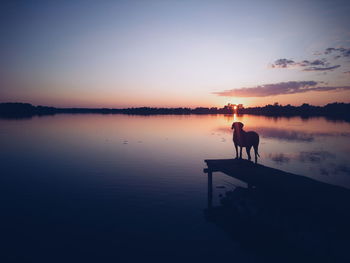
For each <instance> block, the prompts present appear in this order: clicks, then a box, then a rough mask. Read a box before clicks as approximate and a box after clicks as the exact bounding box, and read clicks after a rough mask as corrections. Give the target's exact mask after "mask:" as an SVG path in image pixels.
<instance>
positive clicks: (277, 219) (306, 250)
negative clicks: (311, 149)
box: [204, 159, 350, 262]
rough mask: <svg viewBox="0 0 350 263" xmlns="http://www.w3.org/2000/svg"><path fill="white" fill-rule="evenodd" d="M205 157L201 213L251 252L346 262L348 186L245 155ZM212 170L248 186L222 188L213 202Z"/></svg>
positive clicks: (270, 259)
mask: <svg viewBox="0 0 350 263" xmlns="http://www.w3.org/2000/svg"><path fill="white" fill-rule="evenodd" d="M205 163H206V164H207V166H208V167H207V168H205V169H204V172H205V173H207V174H208V208H207V209H205V217H206V219H207V220H208V221H210V222H212V223H214V224H216V225H217V226H218V227H219V228H221V229H223V230H224V231H225V232H227V233H228V234H229V235H230V236H231V237H232V238H233V239H235V240H239V241H240V242H241V244H242V245H243V246H245V247H246V248H247V249H248V250H250V251H252V253H256V254H259V255H260V256H262V257H263V258H265V259H266V262H301V261H300V260H302V261H303V260H306V262H350V261H349V260H350V255H349V254H348V253H347V252H348V247H349V245H350V224H349V222H350V190H349V189H346V188H343V187H340V186H335V185H330V184H327V183H323V182H319V181H317V180H314V179H311V178H309V177H305V176H301V175H296V174H292V173H288V172H284V171H281V170H278V169H274V168H271V167H267V166H264V165H260V164H254V163H253V162H250V161H248V160H240V159H224V160H220V159H218V160H205ZM214 172H221V173H224V174H226V175H228V176H230V177H233V178H236V179H238V180H240V181H242V182H244V183H246V184H247V185H248V187H247V188H244V187H235V189H234V190H231V191H227V192H226V193H225V195H224V196H221V198H220V204H219V205H216V206H213V179H214V178H213V173H214ZM214 181H215V180H214ZM303 262H304V261H303Z"/></svg>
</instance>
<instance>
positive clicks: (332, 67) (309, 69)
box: [303, 65, 340, 71]
mask: <svg viewBox="0 0 350 263" xmlns="http://www.w3.org/2000/svg"><path fill="white" fill-rule="evenodd" d="M339 67H340V65H335V66H331V67H323V68H322V67H309V68H305V69H303V71H327V70H333V69H336V68H339Z"/></svg>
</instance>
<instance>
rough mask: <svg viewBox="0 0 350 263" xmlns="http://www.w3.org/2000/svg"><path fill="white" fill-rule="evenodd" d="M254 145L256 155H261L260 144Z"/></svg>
mask: <svg viewBox="0 0 350 263" xmlns="http://www.w3.org/2000/svg"><path fill="white" fill-rule="evenodd" d="M253 147H254V151H255V153H256V155H257V156H259V157H260V154H259V145H254V146H253Z"/></svg>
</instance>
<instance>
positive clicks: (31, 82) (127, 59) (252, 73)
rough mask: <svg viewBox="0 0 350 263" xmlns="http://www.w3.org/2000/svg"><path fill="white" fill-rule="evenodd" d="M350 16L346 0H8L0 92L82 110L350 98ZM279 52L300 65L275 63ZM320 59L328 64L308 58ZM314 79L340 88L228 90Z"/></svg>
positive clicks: (3, 18) (9, 98)
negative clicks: (313, 67) (289, 91)
mask: <svg viewBox="0 0 350 263" xmlns="http://www.w3.org/2000/svg"><path fill="white" fill-rule="evenodd" d="M349 13H350V4H349V2H348V1H52V2H50V1H9V2H7V3H6V2H4V3H2V5H1V13H0V15H1V18H0V19H1V26H0V30H1V33H2V36H3V37H2V39H1V42H0V47H1V50H0V54H1V57H2V59H1V61H0V77H1V82H0V85H1V90H0V99H1V101H24V102H30V103H33V104H41V105H53V106H82V107H85V106H86V107H90V106H91V107H129V106H165V107H172V106H189V107H194V106H222V105H223V104H226V103H228V102H232V103H244V104H245V105H264V104H266V103H273V102H275V101H279V102H280V103H284V104H286V103H291V104H300V103H303V102H308V103H312V104H325V103H328V102H333V101H345V102H350V96H349V95H350V92H349V89H348V88H347V87H348V86H349V85H350V74H349V73H347V72H348V71H350V63H349V60H350V56H349V57H348V56H346V54H347V53H346V51H347V50H348V49H349V48H350V27H349V25H350V16H349V15H348V14H349ZM327 48H335V49H336V50H333V51H332V52H330V53H328V54H325V51H326V49H327ZM339 48H343V49H344V50H345V52H343V53H342V52H341V51H340V50H339ZM337 55H338V56H340V57H338V58H336V59H335V56H337ZM278 59H289V60H292V61H293V62H294V63H290V64H288V65H287V66H286V67H272V65H275V62H276V60H278ZM322 59H324V61H325V63H324V65H323V66H322V67H323V68H322V67H321V69H319V70H307V69H311V66H310V67H306V66H301V65H302V61H305V60H307V61H309V62H310V63H311V62H313V61H315V60H322ZM333 66H339V67H337V68H335V69H332V70H327V69H326V68H332V67H333ZM310 81H312V83H314V82H316V83H317V84H315V85H313V86H312V87H311V88H315V87H317V88H318V87H325V86H326V87H333V88H334V89H329V88H328V89H327V90H320V89H318V90H313V91H309V92H305V91H303V92H300V93H299V92H296V93H293V94H286V93H285V92H284V91H282V92H281V93H280V94H279V92H277V93H276V92H274V93H273V94H274V95H273V96H270V95H269V96H261V94H260V93H259V94H260V95H259V96H260V97H259V96H256V97H252V96H251V95H252V94H250V96H247V97H242V96H240V97H239V96H238V97H237V96H231V95H232V94H236V95H237V94H242V93H234V92H233V93H232V92H231V93H230V92H227V91H232V90H240V89H242V88H257V87H260V88H261V87H262V88H264V87H265V86H266V85H269V86H266V87H268V88H269V89H271V87H272V88H273V89H283V88H284V87H285V86H286V85H285V84H283V85H279V83H286V82H287V83H290V82H293V83H294V82H298V83H299V82H300V83H306V82H310ZM271 84H272V86H271ZM297 86H298V85H297ZM299 86H300V85H299ZM299 86H298V87H299ZM338 87H342V88H341V89H339V88H338ZM304 88H310V87H309V86H301V89H304ZM260 90H261V89H260ZM225 91H226V93H222V92H225ZM220 94H221V95H220ZM230 94H231V95H230ZM244 94H247V93H246V92H245V93H244ZM268 94H270V93H268ZM253 95H254V94H253Z"/></svg>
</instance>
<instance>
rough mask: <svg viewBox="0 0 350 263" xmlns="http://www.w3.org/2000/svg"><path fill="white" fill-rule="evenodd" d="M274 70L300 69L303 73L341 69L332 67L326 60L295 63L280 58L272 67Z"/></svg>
mask: <svg viewBox="0 0 350 263" xmlns="http://www.w3.org/2000/svg"><path fill="white" fill-rule="evenodd" d="M271 67H272V68H300V69H302V70H303V71H331V70H334V69H336V68H339V67H340V65H334V66H331V65H330V63H329V62H327V60H326V59H315V60H302V61H299V62H297V61H294V60H292V59H287V58H280V59H277V60H276V61H275V62H274V63H273V64H272V65H271Z"/></svg>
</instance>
